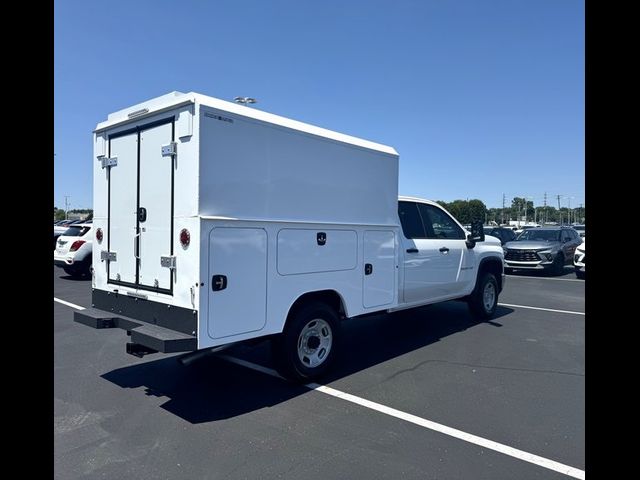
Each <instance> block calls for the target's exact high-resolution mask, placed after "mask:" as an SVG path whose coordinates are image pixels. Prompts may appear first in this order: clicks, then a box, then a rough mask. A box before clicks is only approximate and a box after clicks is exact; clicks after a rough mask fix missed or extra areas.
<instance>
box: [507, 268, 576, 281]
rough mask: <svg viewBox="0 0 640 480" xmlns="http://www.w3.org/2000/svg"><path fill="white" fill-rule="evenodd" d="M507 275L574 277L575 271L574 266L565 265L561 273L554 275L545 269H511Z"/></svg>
mask: <svg viewBox="0 0 640 480" xmlns="http://www.w3.org/2000/svg"><path fill="white" fill-rule="evenodd" d="M507 276H513V277H540V278H572V279H575V278H577V277H576V273H575V268H574V267H569V266H565V267H564V272H563V273H562V274H561V275H554V274H553V273H551V272H549V271H547V270H511V271H510V272H509V273H508V274H507Z"/></svg>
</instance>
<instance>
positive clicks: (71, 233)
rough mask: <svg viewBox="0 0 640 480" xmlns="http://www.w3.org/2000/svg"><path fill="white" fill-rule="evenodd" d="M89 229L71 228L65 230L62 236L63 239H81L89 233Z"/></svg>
mask: <svg viewBox="0 0 640 480" xmlns="http://www.w3.org/2000/svg"><path fill="white" fill-rule="evenodd" d="M90 228H91V227H81V226H75V225H73V226H71V227H69V228H67V229H66V230H65V231H64V233H63V234H62V235H64V236H65V237H81V236H83V235H84V234H85V233H87V232H88V231H89V229H90Z"/></svg>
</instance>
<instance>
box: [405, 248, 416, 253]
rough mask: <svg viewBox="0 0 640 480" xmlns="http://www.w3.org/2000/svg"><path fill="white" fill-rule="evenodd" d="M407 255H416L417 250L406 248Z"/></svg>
mask: <svg viewBox="0 0 640 480" xmlns="http://www.w3.org/2000/svg"><path fill="white" fill-rule="evenodd" d="M407 253H418V249H417V248H407Z"/></svg>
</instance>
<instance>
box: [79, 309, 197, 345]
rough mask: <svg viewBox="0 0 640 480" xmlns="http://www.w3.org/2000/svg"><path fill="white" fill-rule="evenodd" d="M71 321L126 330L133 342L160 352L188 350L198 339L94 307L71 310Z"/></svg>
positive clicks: (92, 326)
mask: <svg viewBox="0 0 640 480" xmlns="http://www.w3.org/2000/svg"><path fill="white" fill-rule="evenodd" d="M73 321H74V322H78V323H82V324H83V325H87V326H88V327H91V328H97V329H101V328H121V329H123V330H127V331H128V332H131V340H132V342H133V343H135V344H138V345H143V346H145V347H147V348H149V349H152V350H155V351H158V352H162V353H175V352H190V351H193V350H196V349H197V348H198V339H197V338H196V337H194V336H192V335H187V334H186V333H181V332H177V331H175V330H171V329H169V328H165V327H159V326H158V325H153V324H151V323H147V322H143V321H141V320H135V319H133V318H129V317H123V316H120V315H114V314H113V313H110V312H105V311H104V310H98V309H96V308H87V309H85V310H80V311H76V312H73Z"/></svg>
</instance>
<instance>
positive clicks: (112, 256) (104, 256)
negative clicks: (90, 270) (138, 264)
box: [100, 250, 117, 262]
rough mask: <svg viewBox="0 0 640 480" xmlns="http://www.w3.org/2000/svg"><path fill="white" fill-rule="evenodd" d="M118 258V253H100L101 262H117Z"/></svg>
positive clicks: (103, 251)
mask: <svg viewBox="0 0 640 480" xmlns="http://www.w3.org/2000/svg"><path fill="white" fill-rule="evenodd" d="M116 258H117V255H116V252H108V251H106V250H102V251H101V252H100V260H102V261H104V260H106V261H107V262H115V261H116Z"/></svg>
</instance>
